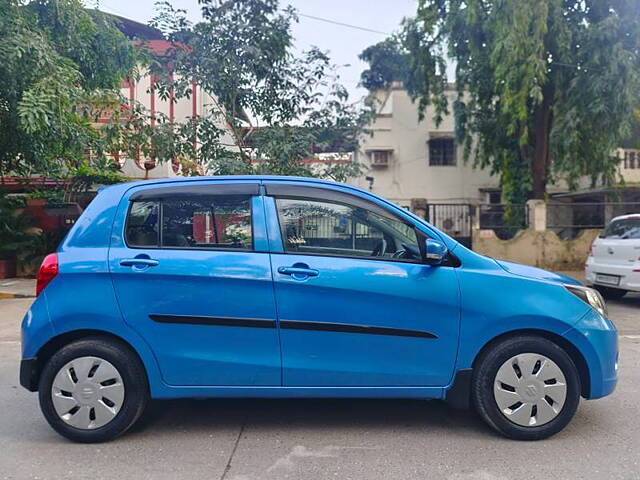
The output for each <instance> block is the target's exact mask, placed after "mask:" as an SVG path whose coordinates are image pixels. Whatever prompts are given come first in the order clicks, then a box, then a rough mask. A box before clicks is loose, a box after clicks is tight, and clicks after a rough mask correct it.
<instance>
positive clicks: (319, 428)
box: [0, 295, 640, 480]
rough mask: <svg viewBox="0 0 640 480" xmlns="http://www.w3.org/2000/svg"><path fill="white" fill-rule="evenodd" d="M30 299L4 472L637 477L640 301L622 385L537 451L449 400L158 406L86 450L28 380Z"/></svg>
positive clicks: (3, 312)
mask: <svg viewBox="0 0 640 480" xmlns="http://www.w3.org/2000/svg"><path fill="white" fill-rule="evenodd" d="M30 301H31V300H30V299H10V300H9V299H5V300H0V478H11V479H13V478H19V479H22V478H34V479H35V478H38V479H66V478H74V479H85V478H86V479H91V480H98V479H118V480H123V479H138V478H140V479H142V478H144V479H147V478H149V479H172V480H173V479H181V478H184V479H208V480H211V479H214V480H217V479H227V480H253V479H288V478H290V479H305V480H307V479H309V480H311V479H340V480H346V479H367V480H370V479H383V478H384V479H405V478H416V479H418V478H419V479H431V478H433V479H450V480H476V479H477V480H507V479H509V480H511V479H513V480H526V479H545V480H549V479H553V480H560V479H573V478H581V479H582V478H589V479H592V478H593V479H600V478H601V479H618V478H619V479H640V402H639V399H640V295H635V296H630V297H629V298H625V299H623V300H621V301H617V302H611V303H610V306H609V309H610V314H611V317H612V318H613V320H614V321H615V322H616V324H617V325H618V327H619V329H620V333H621V373H620V383H619V386H618V389H617V391H616V392H615V393H614V394H613V395H612V396H610V397H608V398H605V399H603V400H599V401H593V402H587V401H583V402H582V403H581V405H580V407H579V409H578V413H577V415H576V417H575V418H574V420H573V422H572V424H571V425H570V426H569V427H568V428H567V429H566V430H565V431H564V432H562V433H560V434H559V435H557V436H555V437H553V438H551V439H549V440H546V441H543V442H536V443H522V442H514V441H509V440H505V439H503V438H501V437H498V436H496V435H495V434H493V433H492V432H491V431H490V430H489V429H488V428H487V427H485V426H484V424H483V423H482V422H481V421H480V420H479V419H478V418H477V417H476V415H475V414H473V413H471V412H459V411H454V410H449V409H448V408H447V407H446V406H445V405H444V404H442V403H440V402H435V401H434V402H422V401H364V400H349V401H337V400H322V401H316V400H314V401H310V400H307V401H300V400H298V401H288V400H286V401H285V400H281V401H278V400H270V401H264V400H242V401H237V400H233V401H230V400H225V401H219V400H206V401H205V400H191V401H171V402H155V403H153V404H152V406H151V408H150V409H149V411H148V412H147V414H146V415H145V417H144V418H143V421H142V422H141V423H140V424H139V425H138V426H137V427H135V428H134V430H133V431H131V432H129V433H128V434H127V435H126V436H124V437H122V438H120V439H118V440H116V441H113V442H110V443H107V444H101V445H79V444H73V443H71V442H68V441H67V440H65V439H63V438H61V437H59V436H58V435H57V434H56V433H54V432H53V431H52V430H51V429H50V428H49V426H48V425H47V423H46V422H45V420H44V418H43V417H42V416H41V414H40V411H39V409H38V404H37V395H36V394H34V393H29V392H27V391H26V390H24V389H22V388H21V387H20V386H19V385H18V379H17V374H18V359H19V352H20V345H19V322H20V319H21V317H22V314H23V313H24V311H25V310H26V309H27V308H28V306H29V303H30Z"/></svg>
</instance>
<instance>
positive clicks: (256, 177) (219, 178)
mask: <svg viewBox="0 0 640 480" xmlns="http://www.w3.org/2000/svg"><path fill="white" fill-rule="evenodd" d="M207 180H209V181H210V180H214V181H247V180H251V181H259V182H261V183H262V182H268V181H278V182H301V183H310V184H318V185H327V186H335V187H346V188H350V189H352V190H356V191H358V192H361V193H366V194H371V193H372V192H369V191H367V190H364V189H362V188H360V187H356V186H355V185H351V184H348V183H340V182H334V181H332V180H322V179H319V178H314V177H294V176H286V175H201V176H194V177H169V178H157V179H155V178H154V179H150V180H138V181H135V182H127V183H121V184H119V185H121V186H122V185H126V187H127V189H129V188H132V187H137V186H143V185H163V184H172V183H173V184H175V183H189V182H199V181H207Z"/></svg>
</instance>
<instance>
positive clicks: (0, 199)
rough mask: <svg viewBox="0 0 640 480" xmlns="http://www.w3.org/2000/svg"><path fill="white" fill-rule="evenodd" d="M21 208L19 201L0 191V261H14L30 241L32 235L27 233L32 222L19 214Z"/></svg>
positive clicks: (21, 203) (21, 204) (21, 202)
mask: <svg viewBox="0 0 640 480" xmlns="http://www.w3.org/2000/svg"><path fill="white" fill-rule="evenodd" d="M23 207H24V203H23V201H22V200H21V199H17V198H15V197H10V196H8V195H7V194H6V193H5V192H3V191H1V190H0V260H13V259H15V258H16V257H17V255H18V253H19V252H21V251H23V250H24V249H25V248H26V247H28V245H29V244H30V242H31V240H32V235H30V234H29V233H28V232H27V230H28V229H29V228H30V227H31V226H32V221H31V218H30V217H28V216H26V215H23V214H22V213H21V211H20V209H21V208H23Z"/></svg>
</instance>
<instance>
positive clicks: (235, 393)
mask: <svg viewBox="0 0 640 480" xmlns="http://www.w3.org/2000/svg"><path fill="white" fill-rule="evenodd" d="M444 394H445V389H444V388H442V387H277V386H274V387H237V386H233V387H227V386H217V387H201V386H184V387H179V386H169V385H166V384H163V385H156V386H153V385H152V386H151V396H152V397H153V398H193V397H200V398H416V399H443V398H444Z"/></svg>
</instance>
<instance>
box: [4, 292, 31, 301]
mask: <svg viewBox="0 0 640 480" xmlns="http://www.w3.org/2000/svg"><path fill="white" fill-rule="evenodd" d="M7 298H35V295H24V294H22V293H9V292H0V300H3V299H7Z"/></svg>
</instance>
